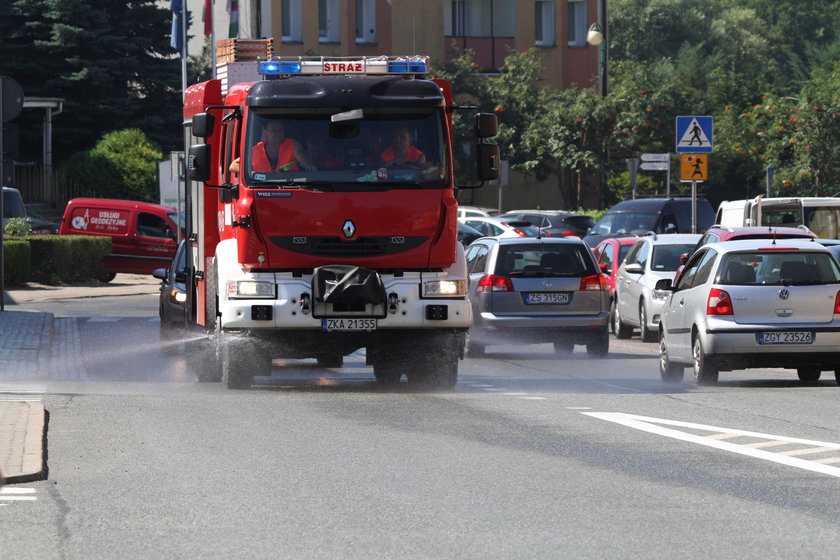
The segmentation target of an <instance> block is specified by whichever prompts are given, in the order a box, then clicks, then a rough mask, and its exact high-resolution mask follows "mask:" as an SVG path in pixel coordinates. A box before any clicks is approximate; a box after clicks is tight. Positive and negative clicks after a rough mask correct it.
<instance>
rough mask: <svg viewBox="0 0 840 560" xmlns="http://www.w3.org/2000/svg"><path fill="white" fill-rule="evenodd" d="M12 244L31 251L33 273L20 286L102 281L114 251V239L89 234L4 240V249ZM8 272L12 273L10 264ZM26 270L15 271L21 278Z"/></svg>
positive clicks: (20, 281)
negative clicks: (25, 283)
mask: <svg viewBox="0 0 840 560" xmlns="http://www.w3.org/2000/svg"><path fill="white" fill-rule="evenodd" d="M11 243H23V244H25V245H27V246H28V249H29V262H30V264H29V269H28V270H29V271H28V273H27V277H25V278H22V279H19V280H17V282H18V283H22V282H39V283H41V284H53V285H57V284H64V283H73V282H80V281H84V280H93V279H97V278H102V276H104V275H105V264H104V258H105V257H106V256H107V255H108V254H110V253H111V250H112V248H111V238H110V237H94V236H88V235H33V236H27V237H21V238H15V239H9V240H4V242H3V247H9V246H10V244H11ZM18 250H20V249H18ZM15 266H16V267H17V266H18V265H15ZM6 269H7V273H8V269H9V265H8V261H7V265H6ZM25 271H26V268H25V266H23V265H21V267H20V268H19V269H18V270H17V271H16V272H15V274H17V276H16V278H21V277H22V276H23V274H22V273H23V272H25Z"/></svg>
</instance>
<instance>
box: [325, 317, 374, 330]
mask: <svg viewBox="0 0 840 560" xmlns="http://www.w3.org/2000/svg"><path fill="white" fill-rule="evenodd" d="M321 328H322V329H324V330H325V331H375V330H376V319H321Z"/></svg>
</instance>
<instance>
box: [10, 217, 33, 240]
mask: <svg viewBox="0 0 840 560" xmlns="http://www.w3.org/2000/svg"><path fill="white" fill-rule="evenodd" d="M4 231H5V232H6V235H16V236H20V237H22V236H24V235H29V234H30V233H32V224H31V223H30V222H29V220H28V219H26V218H9V223H7V224H6V229H5V230H4Z"/></svg>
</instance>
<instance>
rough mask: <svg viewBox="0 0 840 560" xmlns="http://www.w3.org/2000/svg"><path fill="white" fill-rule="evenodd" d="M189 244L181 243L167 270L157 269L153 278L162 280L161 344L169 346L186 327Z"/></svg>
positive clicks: (160, 302)
mask: <svg viewBox="0 0 840 560" xmlns="http://www.w3.org/2000/svg"><path fill="white" fill-rule="evenodd" d="M186 249H187V244H186V241H181V242H180V243H179V244H178V249H177V250H176V251H175V257H174V258H173V259H172V262H171V263H170V264H169V267H167V268H157V269H155V270H154V271H153V272H152V276H154V277H155V278H157V279H158V280H160V301H159V305H158V315H159V316H160V335H161V342H163V343H164V344H169V343H171V342H172V341H173V339H176V340H177V338H178V336H177V333H178V331H179V330H183V329H184V327H185V325H186V317H185V313H186V307H185V304H186V301H187V288H186V285H185V284H184V280H185V279H186V263H187V250H186Z"/></svg>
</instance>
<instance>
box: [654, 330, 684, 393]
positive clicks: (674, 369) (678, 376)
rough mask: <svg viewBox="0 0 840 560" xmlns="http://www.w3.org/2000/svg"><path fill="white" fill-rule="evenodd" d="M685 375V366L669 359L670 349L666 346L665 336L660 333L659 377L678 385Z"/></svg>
mask: <svg viewBox="0 0 840 560" xmlns="http://www.w3.org/2000/svg"><path fill="white" fill-rule="evenodd" d="M684 375H685V366H683V365H682V364H675V363H674V362H672V361H671V359H670V358H669V357H668V348H666V346H665V335H664V334H662V333H661V332H660V333H659V376H660V377H661V378H662V381H665V382H666V383H677V382H679V381H682V378H683V376H684Z"/></svg>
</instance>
